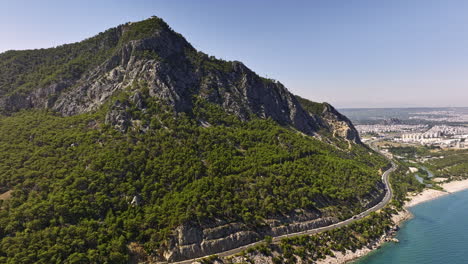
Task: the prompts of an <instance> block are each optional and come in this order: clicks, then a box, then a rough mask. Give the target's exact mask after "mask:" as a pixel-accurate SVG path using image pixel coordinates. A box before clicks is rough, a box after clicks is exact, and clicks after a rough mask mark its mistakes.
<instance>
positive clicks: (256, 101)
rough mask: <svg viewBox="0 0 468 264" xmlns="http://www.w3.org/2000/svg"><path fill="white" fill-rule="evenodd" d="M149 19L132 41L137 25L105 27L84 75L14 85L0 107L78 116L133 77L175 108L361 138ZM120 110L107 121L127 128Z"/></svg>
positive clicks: (331, 115) (328, 114)
mask: <svg viewBox="0 0 468 264" xmlns="http://www.w3.org/2000/svg"><path fill="white" fill-rule="evenodd" d="M152 20H155V21H153V22H157V23H155V25H157V26H154V28H150V29H147V30H148V32H144V33H147V34H144V35H142V37H141V38H139V39H134V40H131V39H130V40H127V39H129V36H128V35H129V34H131V32H132V31H135V29H134V28H133V27H134V26H135V24H134V23H128V24H125V25H121V26H119V27H117V28H115V29H112V30H109V31H106V32H105V33H102V34H108V35H109V36H106V37H105V38H101V39H102V40H100V41H102V43H100V44H99V45H97V46H96V48H95V51H94V52H95V53H96V56H98V55H99V54H109V55H107V57H106V58H105V59H104V60H103V62H102V63H100V64H98V65H97V66H89V67H90V68H87V69H86V70H84V71H83V72H82V73H81V74H78V75H77V74H71V75H70V76H71V77H70V76H69V77H63V78H60V79H58V80H56V81H53V82H52V83H50V82H39V83H38V84H37V85H36V86H35V87H32V88H29V89H30V90H29V91H24V90H21V89H19V90H18V89H16V88H19V87H15V86H14V85H15V84H13V83H12V84H11V86H8V87H9V88H8V90H9V91H8V92H6V91H4V92H2V91H0V111H2V112H4V113H11V112H15V111H19V110H21V109H29V108H50V109H53V110H55V111H58V112H60V113H61V114H63V115H75V114H80V113H85V112H90V111H94V110H96V109H98V108H99V107H100V106H101V105H103V104H104V103H105V102H107V101H108V100H109V99H110V98H111V97H112V96H114V95H116V94H118V93H120V92H122V91H124V90H128V89H132V87H133V85H134V84H135V83H143V84H144V85H145V86H147V87H148V88H149V92H150V95H151V96H152V97H155V98H158V100H161V101H162V102H164V103H165V104H167V105H169V106H171V107H173V108H174V110H175V111H184V112H187V111H190V110H191V109H192V106H193V98H194V97H201V98H204V99H206V100H208V101H209V102H212V103H216V104H219V105H221V106H222V107H223V108H224V110H225V111H226V112H228V113H232V114H235V115H237V116H238V117H239V118H241V119H243V120H246V119H249V117H250V116H251V115H252V114H253V115H256V116H258V117H261V118H271V119H273V120H275V121H277V122H278V123H280V124H282V125H285V126H291V127H294V128H296V129H297V130H299V131H301V132H303V133H306V134H309V135H314V134H316V133H317V132H318V131H319V130H321V129H326V130H329V131H330V132H331V133H332V134H333V135H336V136H339V137H344V138H346V139H349V140H350V141H353V142H356V143H359V142H360V141H359V136H358V134H357V131H356V130H355V129H354V127H353V126H352V124H351V122H350V121H349V120H348V119H347V118H346V117H344V116H342V115H341V114H340V113H338V112H337V111H336V110H335V109H334V108H333V107H332V106H330V105H328V104H325V107H324V108H323V112H322V113H321V114H320V115H315V114H310V113H308V112H307V111H305V110H304V108H303V107H302V106H301V103H299V101H298V100H297V98H296V97H295V96H294V95H292V94H291V93H290V92H289V91H288V90H287V89H286V88H285V87H284V86H283V85H282V84H281V83H279V82H277V81H273V80H268V79H264V78H261V77H259V76H258V75H257V74H255V73H254V72H253V71H251V70H250V69H249V68H247V67H246V66H245V65H244V64H242V63H241V62H226V61H221V60H217V59H215V58H214V57H208V56H207V55H205V54H203V53H200V52H197V51H196V50H195V49H194V48H193V47H192V46H191V45H190V44H189V43H188V42H187V41H186V40H185V39H184V38H183V37H182V36H181V35H180V34H177V33H176V32H174V31H172V29H170V28H169V26H168V25H166V24H165V23H164V22H163V21H162V20H160V19H158V18H151V19H149V20H147V21H143V22H138V23H150V22H152ZM138 23H136V24H138ZM109 43H111V44H109ZM73 45H79V44H71V46H73ZM109 50H111V51H113V52H108V51H109ZM78 55H79V54H78ZM78 55H77V56H78ZM70 59H73V57H71V58H70ZM32 67H41V65H35V66H32ZM64 67H66V66H65V65H64ZM28 70H30V71H34V68H32V69H28ZM65 76H68V75H65ZM44 78H45V77H44ZM41 83H49V84H47V85H43V84H41ZM20 90H21V91H20ZM138 107H143V106H142V105H138ZM121 108H122V107H121V106H113V107H111V110H110V112H111V113H109V114H108V122H109V123H111V124H115V126H116V128H117V129H119V130H122V131H124V130H125V127H126V124H125V121H123V120H124V119H125V116H124V113H123V111H121V110H122V109H121Z"/></svg>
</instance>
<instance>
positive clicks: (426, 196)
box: [317, 179, 468, 264]
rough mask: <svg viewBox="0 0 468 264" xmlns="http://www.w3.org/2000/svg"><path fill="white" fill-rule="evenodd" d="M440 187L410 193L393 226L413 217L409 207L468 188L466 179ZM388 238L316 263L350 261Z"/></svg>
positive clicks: (387, 238)
mask: <svg viewBox="0 0 468 264" xmlns="http://www.w3.org/2000/svg"><path fill="white" fill-rule="evenodd" d="M441 187H442V188H443V189H444V190H445V191H438V190H434V189H425V190H424V191H422V192H420V193H418V194H411V193H410V194H409V195H408V198H409V199H410V200H409V201H407V202H406V203H405V205H404V209H403V210H402V211H400V212H399V213H398V214H396V215H393V217H392V220H393V222H394V224H395V226H399V225H400V224H401V223H403V222H404V221H406V220H409V219H411V218H412V217H413V215H412V214H411V212H410V211H409V210H408V209H409V208H411V207H413V206H416V205H418V204H421V203H425V202H429V201H432V200H435V199H438V198H440V197H443V196H446V195H449V194H451V193H455V192H459V191H464V190H468V179H465V180H460V181H452V182H448V183H444V184H441ZM390 239H391V238H390V237H389V236H388V235H383V236H382V237H381V238H380V239H378V240H377V241H374V242H372V243H371V244H370V245H369V246H368V247H364V248H361V249H358V250H356V251H355V252H352V251H351V250H347V251H346V253H345V254H343V253H341V252H333V253H334V254H335V257H331V256H327V257H326V258H325V259H323V260H319V261H317V264H345V263H350V262H352V261H355V260H356V259H359V258H361V257H363V256H365V255H367V254H369V253H370V252H372V251H374V250H376V249H378V248H380V247H381V246H382V244H384V243H385V242H388V241H389V240H390Z"/></svg>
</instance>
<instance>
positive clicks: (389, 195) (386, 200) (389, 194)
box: [171, 161, 397, 264]
mask: <svg viewBox="0 0 468 264" xmlns="http://www.w3.org/2000/svg"><path fill="white" fill-rule="evenodd" d="M391 163H392V167H391V168H390V169H388V170H386V171H385V172H384V173H383V174H382V182H383V183H384V185H385V191H386V192H385V196H384V197H383V199H382V201H380V202H379V203H378V204H376V205H375V206H373V207H372V208H369V209H367V210H366V211H364V212H361V213H360V214H358V215H355V216H353V217H351V218H349V219H346V220H344V221H341V222H338V223H335V224H332V225H328V226H324V227H319V228H314V229H310V230H306V231H302V232H298V233H291V234H287V235H282V236H277V237H273V239H272V241H273V242H279V241H280V240H281V239H283V238H286V237H294V236H300V235H313V234H317V233H320V232H324V231H328V230H332V229H335V228H340V227H343V226H346V225H349V224H351V223H354V222H355V221H357V220H359V219H362V218H364V217H366V216H368V215H369V214H370V213H372V212H376V211H378V210H380V209H382V208H383V207H385V206H386V205H387V204H388V203H389V202H390V200H391V199H392V195H393V191H392V188H391V186H390V181H389V176H390V174H391V173H392V172H393V171H395V170H396V168H397V165H396V164H395V163H394V162H393V161H391ZM262 242H263V241H258V242H254V243H252V244H248V245H245V246H242V247H238V248H234V249H231V250H228V251H223V252H219V253H216V254H215V255H217V256H219V257H227V256H231V255H234V254H237V253H240V252H242V251H243V250H246V249H247V248H249V247H253V246H256V245H258V244H260V243H262ZM209 256H210V255H207V256H204V257H198V258H194V259H188V260H184V261H179V262H171V263H177V264H190V263H192V262H194V261H196V260H197V259H201V258H205V257H209Z"/></svg>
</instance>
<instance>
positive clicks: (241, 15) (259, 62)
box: [0, 0, 468, 108]
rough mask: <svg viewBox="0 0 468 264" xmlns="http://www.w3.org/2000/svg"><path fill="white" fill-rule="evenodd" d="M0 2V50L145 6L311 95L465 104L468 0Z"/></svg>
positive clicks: (83, 34)
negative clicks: (0, 38) (0, 37)
mask: <svg viewBox="0 0 468 264" xmlns="http://www.w3.org/2000/svg"><path fill="white" fill-rule="evenodd" d="M291 2H292V1H288V2H286V1H267V0H258V1H248V0H237V1H215V0H205V1H183V0H170V1H169V0H167V1H162V0H134V1H125V0H115V1H111V0H102V1H90V0H83V1H76V2H65V1H59V0H49V1H41V2H39V1H32V0H30V1H26V0H16V1H13V0H2V1H0V25H1V26H0V35H1V36H2V40H3V41H2V42H0V52H4V51H6V50H11V49H15V50H19V49H34V48H47V47H53V46H57V45H61V44H66V43H71V42H77V41H80V40H83V39H85V38H88V37H91V36H93V35H95V34H97V33H99V32H102V31H104V30H106V29H108V28H110V27H114V26H117V25H119V24H123V23H126V22H129V21H138V20H142V19H146V18H148V17H150V16H152V15H156V16H158V17H161V18H163V19H164V20H165V21H166V22H167V23H168V24H169V25H170V26H171V27H172V28H173V29H174V30H175V31H177V32H179V33H181V34H182V35H184V36H185V37H186V38H187V40H188V41H189V42H190V43H191V44H192V45H193V46H194V47H196V48H197V49H199V50H201V51H203V52H205V53H208V54H209V55H214V56H216V57H219V58H223V59H226V60H238V61H242V62H243V63H245V64H246V65H247V66H248V67H250V68H251V69H252V70H254V71H255V72H257V73H258V74H260V75H262V76H265V77H268V78H273V79H276V80H279V81H280V82H282V83H283V84H284V85H285V86H286V87H288V89H289V90H290V91H291V92H293V93H295V94H298V95H300V96H302V97H306V98H308V99H311V100H314V101H327V102H330V103H332V104H334V105H335V106H337V107H340V108H350V107H445V106H451V107H455V106H468V100H467V99H468V77H467V76H468V16H466V14H467V13H468V1H463V0H447V1H436V0H414V1H406V0H394V1H371V0H356V1H337V0H320V1H305V0H304V1H299V0H298V1H294V2H293V3H291Z"/></svg>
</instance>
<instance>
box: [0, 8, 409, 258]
mask: <svg viewBox="0 0 468 264" xmlns="http://www.w3.org/2000/svg"><path fill="white" fill-rule="evenodd" d="M0 111H1V113H2V114H1V116H0V135H1V136H0V198H1V200H0V202H1V209H0V262H2V263H128V262H129V261H130V262H133V263H137V262H145V261H146V262H156V261H178V260H184V259H190V258H195V257H202V256H205V255H208V254H215V253H217V252H220V251H223V250H227V249H231V248H235V247H239V246H242V245H245V244H248V243H252V242H255V241H259V240H262V239H264V238H265V237H272V236H277V235H283V234H287V233H292V232H299V231H303V230H307V229H311V228H314V227H319V226H324V225H329V224H331V223H335V222H338V221H340V220H342V219H346V218H349V217H351V216H352V215H354V214H356V213H358V212H361V211H363V210H365V209H366V208H369V207H371V206H373V205H374V204H375V203H377V202H378V201H380V199H381V197H382V196H383V195H384V193H385V190H384V187H383V184H382V183H381V172H382V170H384V169H385V168H388V167H389V163H388V161H386V160H385V159H384V158H383V157H382V156H380V155H379V154H377V153H375V152H374V151H372V150H371V149H369V148H367V147H366V146H364V145H363V144H362V143H361V142H360V139H359V136H358V133H357V131H356V130H355V129H354V127H353V125H352V124H351V122H350V121H349V120H348V119H347V118H346V117H344V116H342V115H341V114H340V113H338V112H337V111H336V110H335V109H334V108H333V107H332V106H331V105H329V104H326V103H315V102H311V101H309V100H307V99H304V98H300V97H297V96H294V95H293V94H291V93H290V92H289V91H288V90H287V89H286V88H285V87H284V86H283V85H282V84H281V83H279V82H277V81H274V80H270V79H265V78H262V77H259V76H258V75H256V74H255V73H254V72H253V71H251V70H250V69H248V68H247V67H246V66H245V65H243V64H242V63H240V62H230V61H223V60H220V59H216V58H215V57H212V56H208V55H206V54H204V53H202V52H198V51H196V50H195V49H194V48H193V47H192V46H191V45H190V44H189V43H188V42H187V41H186V40H185V39H184V38H183V37H182V36H181V35H180V34H178V33H176V32H174V31H173V30H172V29H171V28H170V27H169V26H168V25H167V24H166V23H165V22H164V21H162V20H161V19H159V18H156V17H152V18H150V19H148V20H145V21H141V22H137V23H127V24H125V25H121V26H118V27H116V28H113V29H109V30H107V31H106V32H103V33H100V34H99V35H97V36H95V37H92V38H89V39H86V40H84V41H82V42H79V43H74V44H67V45H63V46H59V47H56V48H50V49H40V50H27V51H8V52H5V53H2V54H0ZM402 193H403V191H402ZM379 217H381V216H377V215H376V216H373V218H372V219H379ZM379 223H380V222H379ZM363 232H364V231H363ZM375 232H378V231H375ZM381 232H383V231H381ZM369 236H370V235H369ZM310 239H311V240H310V241H309V240H308V241H302V242H303V243H315V242H314V241H315V240H313V238H310ZM290 242H291V243H293V242H294V240H291V241H290ZM361 242H362V241H361ZM361 242H359V243H360V244H359V243H358V244H356V243H355V244H353V246H358V245H361V244H363V243H361ZM338 248H340V247H338ZM284 252H289V251H288V249H287V248H285V249H284ZM326 253H327V251H326V250H324V254H326ZM286 254H290V253H286ZM315 257H317V256H315Z"/></svg>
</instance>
